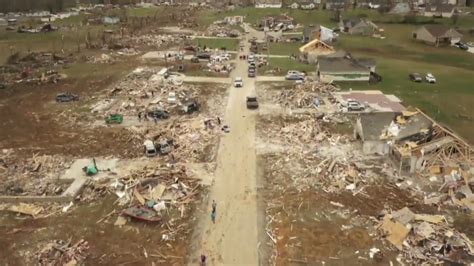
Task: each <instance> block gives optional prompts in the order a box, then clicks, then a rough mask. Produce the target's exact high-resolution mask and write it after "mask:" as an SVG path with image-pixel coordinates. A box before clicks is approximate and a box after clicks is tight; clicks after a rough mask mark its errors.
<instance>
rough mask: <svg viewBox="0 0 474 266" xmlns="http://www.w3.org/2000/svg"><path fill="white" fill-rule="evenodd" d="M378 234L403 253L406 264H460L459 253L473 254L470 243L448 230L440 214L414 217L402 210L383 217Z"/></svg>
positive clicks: (465, 238) (404, 209) (454, 231)
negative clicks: (456, 262)
mask: <svg viewBox="0 0 474 266" xmlns="http://www.w3.org/2000/svg"><path fill="white" fill-rule="evenodd" d="M380 231H381V232H382V234H383V235H384V236H385V239H386V240H387V241H389V242H390V243H391V244H392V245H393V246H395V247H396V248H397V249H398V250H400V251H401V252H402V255H403V258H404V259H405V260H406V261H407V262H408V263H414V264H420V263H429V264H431V265H435V264H441V263H443V262H445V261H458V262H460V261H459V258H460V256H459V255H460V254H459V253H460V252H461V253H462V252H465V253H467V254H469V255H471V256H473V255H474V248H473V244H472V242H471V240H469V238H468V237H467V236H466V235H465V234H463V233H460V232H458V231H457V230H455V229H453V228H451V227H449V225H448V222H447V220H446V218H445V217H444V216H442V215H429V214H415V213H413V212H412V211H411V210H410V209H409V208H407V207H405V208H403V209H401V210H398V211H396V212H392V213H391V214H386V215H385V216H384V217H383V220H382V221H381V224H380ZM464 263H469V262H468V261H464Z"/></svg>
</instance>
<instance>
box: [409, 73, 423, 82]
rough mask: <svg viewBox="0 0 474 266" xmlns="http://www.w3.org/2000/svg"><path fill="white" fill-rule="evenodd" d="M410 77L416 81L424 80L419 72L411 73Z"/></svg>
mask: <svg viewBox="0 0 474 266" xmlns="http://www.w3.org/2000/svg"><path fill="white" fill-rule="evenodd" d="M408 77H409V78H410V80H411V81H414V82H421V81H422V80H423V79H422V78H421V75H420V74H418V73H410V75H408Z"/></svg>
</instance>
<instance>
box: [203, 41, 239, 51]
mask: <svg viewBox="0 0 474 266" xmlns="http://www.w3.org/2000/svg"><path fill="white" fill-rule="evenodd" d="M194 43H195V44H196V45H199V46H200V47H204V46H206V47H208V48H212V49H216V48H217V49H220V48H223V47H224V48H225V49H226V50H227V51H237V49H238V45H239V40H238V39H229V38H219V39H206V38H196V39H194Z"/></svg>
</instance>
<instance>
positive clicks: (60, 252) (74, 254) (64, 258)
mask: <svg viewBox="0 0 474 266" xmlns="http://www.w3.org/2000/svg"><path fill="white" fill-rule="evenodd" d="M88 254H89V243H88V242H87V241H85V240H84V239H81V240H79V241H78V242H76V243H75V244H72V242H71V240H68V241H64V240H54V241H52V242H50V243H48V244H46V245H45V246H44V247H43V248H42V249H41V250H40V251H38V252H37V253H36V254H35V255H36V259H37V261H36V263H35V264H38V265H77V264H83V263H84V260H85V259H86V258H87V256H88Z"/></svg>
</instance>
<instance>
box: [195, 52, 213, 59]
mask: <svg viewBox="0 0 474 266" xmlns="http://www.w3.org/2000/svg"><path fill="white" fill-rule="evenodd" d="M196 57H197V58H199V59H210V58H211V54H210V53H204V52H199V53H196Z"/></svg>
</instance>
